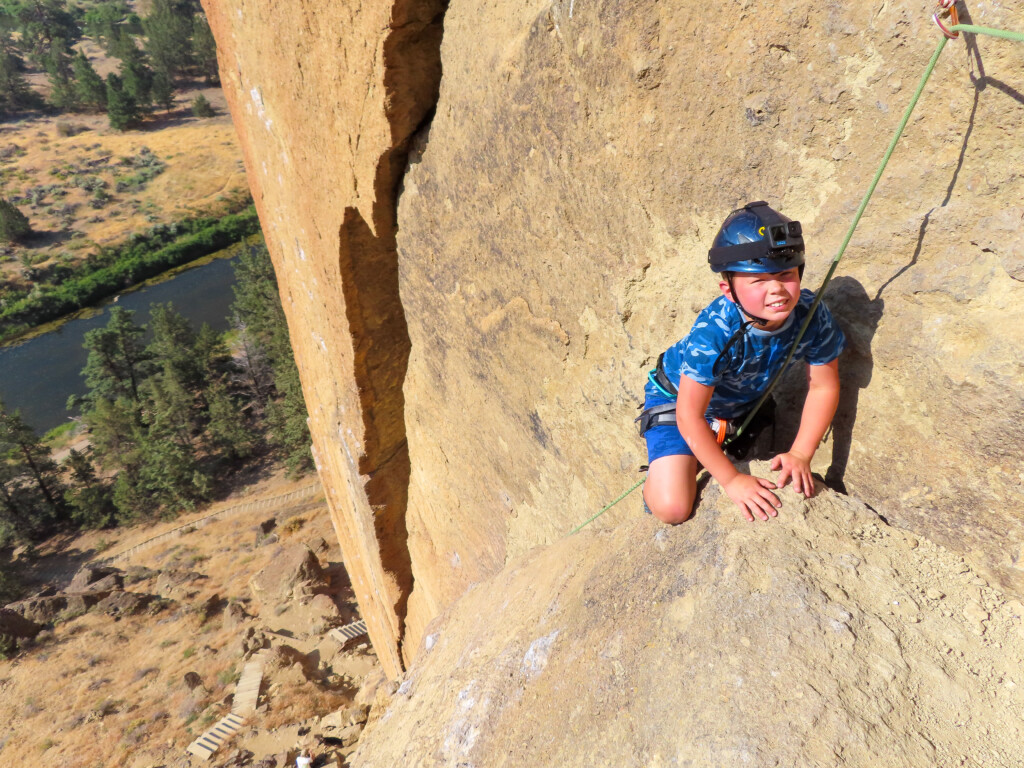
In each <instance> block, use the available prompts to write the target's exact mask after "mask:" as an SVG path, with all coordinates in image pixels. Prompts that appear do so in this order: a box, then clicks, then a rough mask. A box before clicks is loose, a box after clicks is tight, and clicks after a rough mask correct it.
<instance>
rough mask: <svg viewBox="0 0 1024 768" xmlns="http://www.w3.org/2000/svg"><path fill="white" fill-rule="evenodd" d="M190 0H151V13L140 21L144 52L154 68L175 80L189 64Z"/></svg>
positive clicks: (193, 7) (192, 8)
mask: <svg viewBox="0 0 1024 768" xmlns="http://www.w3.org/2000/svg"><path fill="white" fill-rule="evenodd" d="M194 13H195V6H194V5H193V4H192V3H191V2H189V0H153V4H152V10H151V11H150V14H149V15H148V16H146V17H145V18H144V19H143V20H142V27H143V29H144V30H145V31H146V53H148V54H149V57H150V58H151V59H152V60H153V68H154V69H155V70H156V71H158V72H164V73H165V74H166V75H167V77H168V78H170V79H171V80H174V79H175V78H176V77H178V75H180V74H181V73H182V72H183V71H185V70H186V69H188V68H189V66H191V64H192V58H193V57H192V17H193V15H194Z"/></svg>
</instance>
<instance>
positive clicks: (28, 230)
mask: <svg viewBox="0 0 1024 768" xmlns="http://www.w3.org/2000/svg"><path fill="white" fill-rule="evenodd" d="M30 234H32V227H31V226H29V223H28V217H27V216H25V214H24V213H22V212H21V211H19V210H18V209H17V208H16V207H15V206H14V205H13V204H12V203H11V202H9V201H8V200H7V199H5V198H2V197H0V242H3V243H14V242H17V241H18V240H22V239H24V238H25V237H27V236H28V235H30Z"/></svg>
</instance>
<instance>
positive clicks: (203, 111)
mask: <svg viewBox="0 0 1024 768" xmlns="http://www.w3.org/2000/svg"><path fill="white" fill-rule="evenodd" d="M192 114H193V115H195V116H196V117H213V116H214V115H215V114H217V113H216V112H214V111H213V106H212V105H211V104H210V102H209V101H208V100H207V98H206V97H205V96H203V94H201V93H200V94H199V95H198V96H196V97H195V98H194V99H192Z"/></svg>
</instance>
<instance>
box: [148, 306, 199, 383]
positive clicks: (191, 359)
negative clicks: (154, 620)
mask: <svg viewBox="0 0 1024 768" xmlns="http://www.w3.org/2000/svg"><path fill="white" fill-rule="evenodd" d="M149 328H150V330H151V331H152V333H153V339H152V341H150V342H149V344H148V345H147V346H146V355H147V356H148V357H149V358H150V359H152V360H153V361H155V362H156V363H157V364H159V365H160V366H161V367H162V369H163V371H164V374H165V375H166V376H168V377H170V378H173V379H174V380H175V381H177V382H178V384H179V386H180V387H181V388H182V389H184V390H186V391H188V392H193V393H197V392H199V391H200V390H201V389H202V388H203V386H204V385H205V379H206V370H205V365H206V361H205V360H204V359H202V358H201V357H200V356H199V355H197V350H196V343H197V341H198V339H199V337H198V335H197V334H196V332H195V331H193V330H192V326H191V325H190V324H189V322H188V319H187V318H186V317H185V316H184V315H182V314H181V313H180V312H178V311H177V310H176V309H175V308H174V305H173V304H153V305H152V306H151V307H150V314H149Z"/></svg>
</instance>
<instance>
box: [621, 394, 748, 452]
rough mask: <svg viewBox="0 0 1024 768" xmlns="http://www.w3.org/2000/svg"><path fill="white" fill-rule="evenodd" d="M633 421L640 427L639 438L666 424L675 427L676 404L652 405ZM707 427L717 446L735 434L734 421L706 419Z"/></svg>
mask: <svg viewBox="0 0 1024 768" xmlns="http://www.w3.org/2000/svg"><path fill="white" fill-rule="evenodd" d="M633 421H635V422H637V423H638V424H639V427H640V437H643V436H644V433H645V432H646V431H647V430H648V429H651V428H652V427H663V426H666V425H668V424H671V425H672V426H675V423H676V404H675V403H662V404H661V405H654V406H651V407H650V408H648V409H647V410H645V411H644V412H643V413H641V414H640V415H639V416H637V417H636V418H635V419H633ZM708 426H709V427H711V431H712V432H713V433H714V435H715V439H716V440H717V441H718V444H719V445H721V444H722V443H723V442H725V438H726V437H727V436H728V435H732V434H735V432H736V421H735V419H733V420H732V421H730V420H728V419H715V418H711V419H708Z"/></svg>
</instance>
